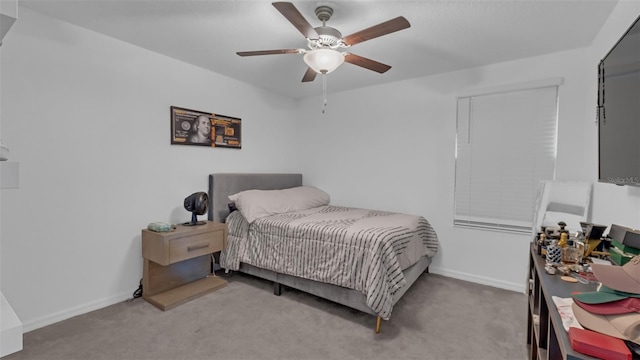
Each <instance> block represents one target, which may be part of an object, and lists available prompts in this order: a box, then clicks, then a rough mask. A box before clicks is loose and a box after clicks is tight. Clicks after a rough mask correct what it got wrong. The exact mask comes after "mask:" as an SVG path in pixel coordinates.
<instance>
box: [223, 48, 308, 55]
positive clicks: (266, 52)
mask: <svg viewBox="0 0 640 360" xmlns="http://www.w3.org/2000/svg"><path fill="white" fill-rule="evenodd" d="M299 53H300V50H298V49H282V50H259V51H238V52H237V53H236V54H238V55H240V56H256V55H276V54H299Z"/></svg>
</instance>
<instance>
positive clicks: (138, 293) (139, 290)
mask: <svg viewBox="0 0 640 360" xmlns="http://www.w3.org/2000/svg"><path fill="white" fill-rule="evenodd" d="M141 296H142V279H140V285H139V286H138V288H137V289H136V291H134V292H133V297H132V298H131V299H129V300H128V301H133V300H134V299H137V298H139V297H141Z"/></svg>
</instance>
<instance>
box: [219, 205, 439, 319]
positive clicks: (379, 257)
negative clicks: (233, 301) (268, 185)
mask: <svg viewBox="0 0 640 360" xmlns="http://www.w3.org/2000/svg"><path fill="white" fill-rule="evenodd" d="M226 222H227V225H228V228H229V235H228V239H227V245H226V248H225V250H224V251H223V252H222V254H221V257H220V264H221V266H222V267H223V268H226V269H229V270H238V269H239V267H240V263H241V262H243V263H247V264H250V265H253V266H256V267H259V268H263V269H268V270H272V271H275V272H278V273H284V274H289V275H293V276H298V277H302V278H306V279H310V280H315V281H320V282H325V283H331V284H334V285H338V286H342V287H346V288H350V289H355V290H358V291H362V292H363V293H364V294H365V295H366V299H367V300H366V301H367V305H368V306H369V307H370V308H371V309H372V310H373V311H374V312H376V313H377V314H378V315H379V316H381V317H382V318H384V319H388V318H389V316H390V315H391V309H392V308H393V295H394V294H395V293H396V292H397V291H398V290H400V289H401V288H402V287H404V286H405V285H406V281H405V279H404V276H403V274H402V270H403V269H405V268H407V267H409V266H411V265H412V264H414V263H415V262H416V261H418V260H419V259H420V257H422V256H425V255H426V256H428V257H431V256H434V255H435V254H436V252H437V250H438V238H437V236H436V233H435V231H434V230H433V228H432V227H431V225H430V224H429V222H428V221H427V220H426V219H425V218H423V217H421V216H415V215H407V214H399V213H391V212H383V211H374V210H365V209H356V208H347V207H338V206H331V205H328V206H321V207H317V208H313V209H310V210H304V211H299V212H292V213H285V214H278V215H272V216H268V217H264V218H261V219H258V220H256V221H255V222H253V223H252V224H251V225H249V223H248V222H247V221H246V220H245V219H244V218H243V217H242V214H241V213H240V212H239V211H234V212H232V213H231V214H230V215H229V216H228V217H227V220H226Z"/></svg>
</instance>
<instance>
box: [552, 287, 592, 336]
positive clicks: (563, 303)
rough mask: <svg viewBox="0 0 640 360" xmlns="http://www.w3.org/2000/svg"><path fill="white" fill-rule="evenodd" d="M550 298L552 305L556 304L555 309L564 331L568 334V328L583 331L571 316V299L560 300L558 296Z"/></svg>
mask: <svg viewBox="0 0 640 360" xmlns="http://www.w3.org/2000/svg"><path fill="white" fill-rule="evenodd" d="M551 298H552V299H553V302H554V304H556V308H558V313H559V314H560V318H561V319H562V326H563V327H564V330H565V331H567V332H568V331H569V328H570V327H575V328H579V329H584V328H583V327H582V325H580V323H579V322H578V320H576V318H575V316H573V310H572V309H571V306H572V305H573V299H572V298H561V297H559V296H552V297H551Z"/></svg>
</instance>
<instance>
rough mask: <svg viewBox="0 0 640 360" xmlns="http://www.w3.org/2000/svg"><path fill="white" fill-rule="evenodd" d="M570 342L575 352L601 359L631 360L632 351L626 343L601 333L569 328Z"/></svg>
mask: <svg viewBox="0 0 640 360" xmlns="http://www.w3.org/2000/svg"><path fill="white" fill-rule="evenodd" d="M569 341H570V342H571V347H572V348H573V350H575V351H577V352H579V353H582V354H585V355H589V356H594V357H598V358H601V359H611V360H631V359H632V357H631V351H629V348H628V347H627V345H625V343H624V341H622V340H621V339H618V338H614V337H612V336H609V335H604V334H601V333H599V332H595V331H591V330H587V329H578V328H575V327H571V328H569Z"/></svg>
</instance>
